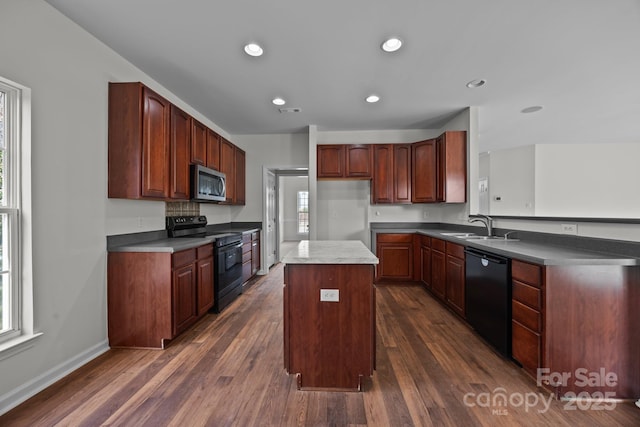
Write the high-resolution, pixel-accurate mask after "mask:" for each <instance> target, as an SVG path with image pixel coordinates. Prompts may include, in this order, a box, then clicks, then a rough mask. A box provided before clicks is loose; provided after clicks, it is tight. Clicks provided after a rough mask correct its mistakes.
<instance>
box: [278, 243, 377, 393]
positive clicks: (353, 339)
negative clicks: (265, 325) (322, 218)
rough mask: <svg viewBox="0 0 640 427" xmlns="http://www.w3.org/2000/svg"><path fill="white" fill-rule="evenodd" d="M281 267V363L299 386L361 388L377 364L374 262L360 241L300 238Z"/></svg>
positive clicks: (375, 261) (373, 257) (374, 259)
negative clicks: (282, 321) (282, 297)
mask: <svg viewBox="0 0 640 427" xmlns="http://www.w3.org/2000/svg"><path fill="white" fill-rule="evenodd" d="M283 262H284V264H285V269H284V365H285V369H286V370H287V372H288V373H290V374H291V373H295V374H296V375H297V381H298V388H300V389H335V390H362V380H363V377H369V376H371V375H372V374H373V369H374V366H375V322H376V321H375V291H374V287H373V279H374V265H375V264H377V263H378V258H376V256H375V255H373V254H372V253H371V252H370V251H369V250H368V249H367V247H366V246H365V245H364V244H363V243H362V242H360V241H302V242H300V244H299V245H298V247H297V248H296V249H294V250H293V251H291V252H290V253H289V254H287V255H286V256H285V257H284V259H283Z"/></svg>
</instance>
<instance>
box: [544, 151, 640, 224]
mask: <svg viewBox="0 0 640 427" xmlns="http://www.w3.org/2000/svg"><path fill="white" fill-rule="evenodd" d="M639 159H640V143H628V144H623V143H617V144H616V143H610V144H538V145H536V146H535V186H536V195H535V197H536V210H535V212H536V215H538V216H567V217H572V216H578V217H584V216H587V217H592V218H615V217H625V218H640V167H638V160H639Z"/></svg>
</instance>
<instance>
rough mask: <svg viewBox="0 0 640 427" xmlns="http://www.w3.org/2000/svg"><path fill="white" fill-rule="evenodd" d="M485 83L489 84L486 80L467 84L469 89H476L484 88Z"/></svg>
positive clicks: (477, 80) (472, 81)
mask: <svg viewBox="0 0 640 427" xmlns="http://www.w3.org/2000/svg"><path fill="white" fill-rule="evenodd" d="M485 83H487V81H486V80H485V79H476V80H471V81H470V82H469V83H467V87H468V88H471V89H473V88H476V87H480V86H484V84H485Z"/></svg>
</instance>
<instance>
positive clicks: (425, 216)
mask: <svg viewBox="0 0 640 427" xmlns="http://www.w3.org/2000/svg"><path fill="white" fill-rule="evenodd" d="M422 218H424V219H427V218H429V211H428V210H426V209H425V210H423V211H422Z"/></svg>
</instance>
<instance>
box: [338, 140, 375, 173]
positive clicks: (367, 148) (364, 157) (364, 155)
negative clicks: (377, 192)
mask: <svg viewBox="0 0 640 427" xmlns="http://www.w3.org/2000/svg"><path fill="white" fill-rule="evenodd" d="M344 150H345V152H344V154H345V174H344V176H345V178H371V169H372V167H373V151H372V150H371V145H362V144H360V145H345V149H344Z"/></svg>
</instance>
